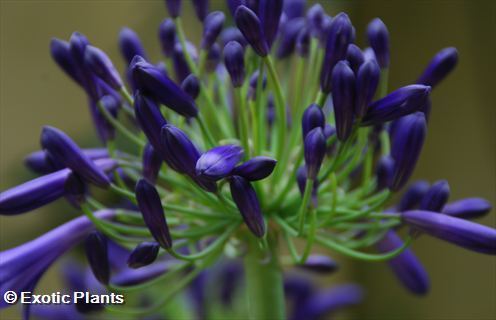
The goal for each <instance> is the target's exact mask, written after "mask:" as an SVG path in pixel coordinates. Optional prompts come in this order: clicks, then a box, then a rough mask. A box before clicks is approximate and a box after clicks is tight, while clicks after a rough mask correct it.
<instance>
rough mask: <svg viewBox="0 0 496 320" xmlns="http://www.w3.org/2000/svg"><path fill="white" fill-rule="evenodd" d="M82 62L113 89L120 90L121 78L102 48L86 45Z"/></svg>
mask: <svg viewBox="0 0 496 320" xmlns="http://www.w3.org/2000/svg"><path fill="white" fill-rule="evenodd" d="M84 62H85V64H86V65H87V66H89V68H91V70H92V71H93V72H94V73H95V74H96V75H97V76H99V77H100V78H101V79H102V80H103V81H105V82H106V83H107V84H108V85H109V86H111V87H112V88H113V89H115V90H120V89H121V87H122V85H123V84H122V80H121V76H120V75H119V72H117V70H116V69H115V67H114V65H113V63H112V61H111V60H110V58H109V57H108V56H107V55H106V54H105V52H103V51H102V50H100V49H98V48H96V47H93V46H86V50H85V53H84Z"/></svg>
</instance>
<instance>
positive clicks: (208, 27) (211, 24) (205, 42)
mask: <svg viewBox="0 0 496 320" xmlns="http://www.w3.org/2000/svg"><path fill="white" fill-rule="evenodd" d="M225 19H226V17H225V16H224V13H222V12H221V11H214V12H211V13H209V14H208V15H207V16H206V17H205V20H204V21H203V36H202V40H201V48H202V49H203V50H209V49H210V47H212V45H213V44H214V42H215V41H216V40H217V38H218V37H219V34H220V32H221V31H222V27H223V26H224V20H225Z"/></svg>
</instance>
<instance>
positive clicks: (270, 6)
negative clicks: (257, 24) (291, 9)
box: [258, 0, 284, 49]
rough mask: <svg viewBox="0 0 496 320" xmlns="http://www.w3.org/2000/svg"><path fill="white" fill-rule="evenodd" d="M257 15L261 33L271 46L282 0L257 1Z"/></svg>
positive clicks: (277, 25) (274, 37)
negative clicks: (260, 24)
mask: <svg viewBox="0 0 496 320" xmlns="http://www.w3.org/2000/svg"><path fill="white" fill-rule="evenodd" d="M258 2H259V4H258V8H259V12H258V16H259V17H260V20H261V23H262V28H263V34H264V36H265V40H266V41H267V45H268V46H269V49H270V47H272V43H273V42H274V40H275V39H276V35H277V29H278V27H279V21H280V19H281V14H282V6H283V2H284V1H283V0H259V1H258Z"/></svg>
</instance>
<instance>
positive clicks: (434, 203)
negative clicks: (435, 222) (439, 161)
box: [419, 180, 450, 212]
mask: <svg viewBox="0 0 496 320" xmlns="http://www.w3.org/2000/svg"><path fill="white" fill-rule="evenodd" d="M449 195H450V187H449V184H448V181H446V180H439V181H437V182H435V183H434V184H433V185H432V186H431V187H430V188H429V190H428V191H427V193H426V194H425V195H424V197H423V198H422V201H421V202H420V207H419V209H420V210H427V211H435V212H441V210H442V209H443V207H444V205H445V204H446V202H448V198H449Z"/></svg>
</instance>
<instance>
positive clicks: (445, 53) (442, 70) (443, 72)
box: [417, 47, 458, 87]
mask: <svg viewBox="0 0 496 320" xmlns="http://www.w3.org/2000/svg"><path fill="white" fill-rule="evenodd" d="M457 63H458V51H457V50H456V48H453V47H449V48H444V49H443V50H441V51H439V52H438V53H437V54H436V55H435V56H434V58H432V60H431V62H430V63H429V65H428V66H427V68H426V69H425V70H424V73H422V75H421V76H420V77H419V78H418V80H417V83H419V84H424V85H426V86H431V87H435V86H436V85H437V84H438V83H439V82H441V81H442V80H443V79H444V78H445V77H446V76H447V75H448V74H449V73H450V72H451V71H453V69H454V68H455V67H456V64H457Z"/></svg>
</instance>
